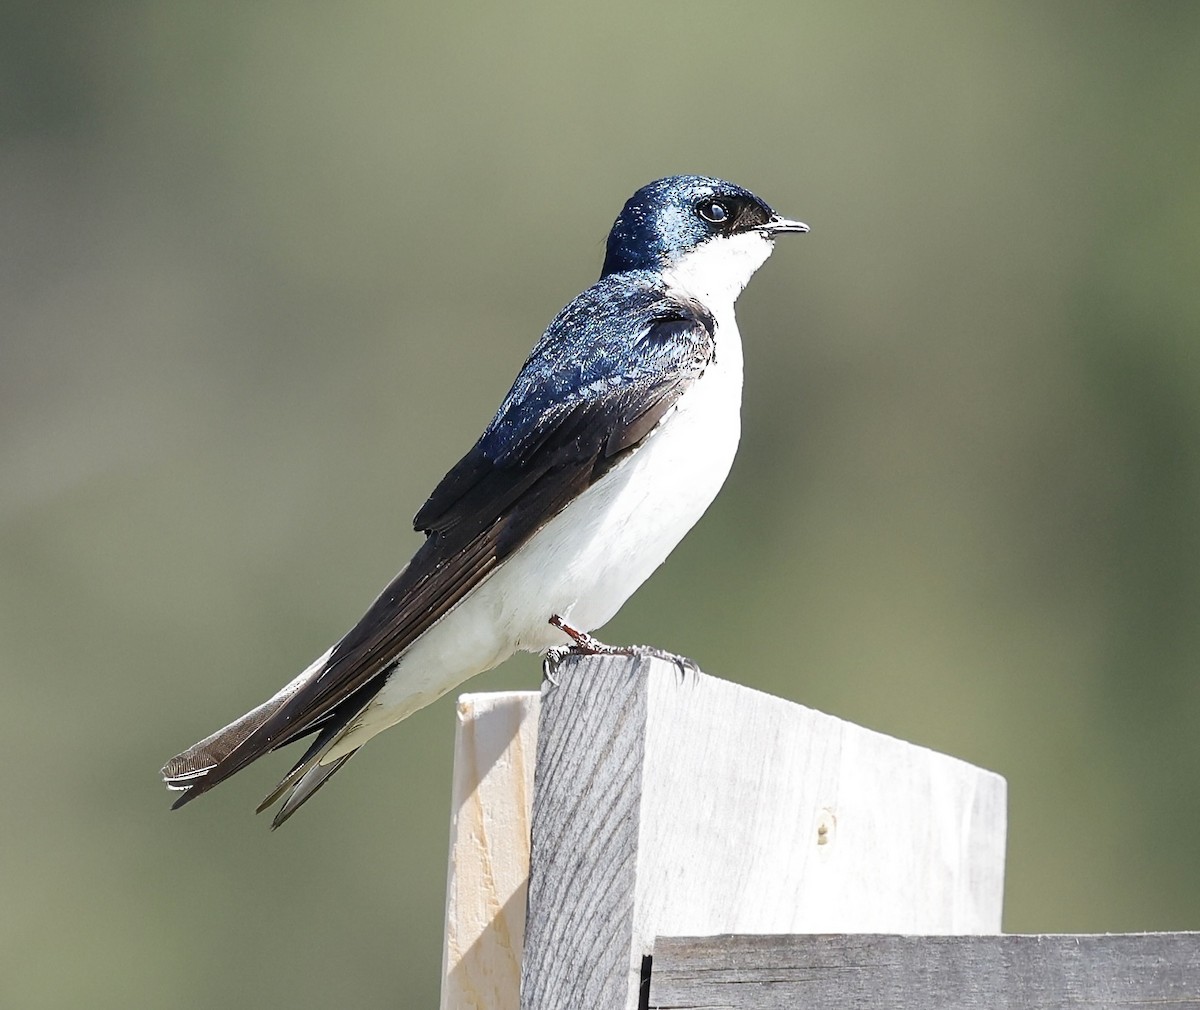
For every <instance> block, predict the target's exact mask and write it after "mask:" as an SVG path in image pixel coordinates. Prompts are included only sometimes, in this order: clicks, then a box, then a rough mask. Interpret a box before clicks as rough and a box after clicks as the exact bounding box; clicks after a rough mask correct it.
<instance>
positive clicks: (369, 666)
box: [162, 175, 809, 828]
mask: <svg viewBox="0 0 1200 1010" xmlns="http://www.w3.org/2000/svg"><path fill="white" fill-rule="evenodd" d="M808 230H809V229H808V226H807V225H806V224H804V223H803V222H800V221H794V220H790V219H788V218H785V217H782V216H781V215H779V214H778V213H776V212H775V211H774V210H773V209H772V208H771V207H770V206H769V205H768V204H767V203H766V202H765V201H763V200H762V199H760V198H759V197H757V196H755V195H754V194H753V193H751V192H750V191H749V190H746V189H743V188H742V187H741V186H738V185H735V184H733V183H731V182H727V181H725V180H722V179H717V178H713V177H710V176H702V175H674V176H669V177H667V178H663V179H658V180H656V181H654V182H651V183H649V184H647V185H645V186H643V187H642V188H640V189H638V190H637V191H636V192H635V193H634V194H633V196H631V197H630V198H629V199H628V201H626V203H625V205H624V207H623V208H622V210H621V213H620V214H619V215H618V217H617V219H616V221H615V223H614V224H613V226H612V229H611V231H610V232H609V235H608V240H607V243H606V246H605V256H604V263H603V267H602V269H601V274H600V278H599V280H598V281H596V283H594V284H593V285H591V287H589V288H587V289H586V290H585V291H583V292H582V293H581V294H579V295H578V296H577V297H576V298H574V299H573V300H572V301H570V302H569V303H568V304H567V305H566V307H565V308H563V309H562V311H560V312H559V313H558V315H557V316H556V317H555V318H554V320H553V321H552V322H551V323H550V325H549V326H548V327H547V328H546V330H545V332H544V333H543V334H542V336H541V338H540V339H539V340H538V341H537V343H536V344H535V346H534V348H533V350H532V352H531V353H530V354H529V357H528V359H527V360H526V361H525V364H524V365H523V366H522V368H521V370H520V372H519V373H518V374H517V377H516V380H515V382H514V383H513V386H512V388H511V389H510V390H509V392H508V395H507V396H505V397H504V399H503V401H502V402H501V404H500V407H499V409H498V410H497V412H496V414H495V416H494V417H493V418H492V421H491V423H490V424H488V426H487V428H486V429H485V430H484V432H483V434H482V435H481V436H480V437H479V439H478V441H476V443H475V444H474V446H472V448H471V449H470V451H469V452H467V454H466V455H465V456H463V457H462V459H461V460H459V461H458V462H457V463H456V464H455V465H454V466H453V467H452V468H451V469H450V471H449V472H448V473H447V474H446V476H445V477H444V478H443V479H442V480H441V482H440V483H439V484H438V485H437V486H436V487H435V488H434V490H433V493H432V494H431V495H430V496H429V498H428V500H427V501H426V502H425V504H424V505H423V506H422V507H421V509H420V511H418V512H417V514H416V517H415V519H414V520H413V526H414V528H415V529H416V530H417V531H418V532H420V533H424V534H425V540H424V542H423V543H422V545H421V546H420V547H419V548H418V549H417V551H416V553H415V554H414V555H413V557H412V559H411V560H410V561H409V562H408V564H407V565H406V566H405V567H404V568H403V569H402V570H401V571H400V573H399V574H398V575H397V576H396V577H395V578H394V579H393V580H392V582H391V583H390V584H389V585H388V586H387V587H386V588H385V589H384V590H383V592H382V593H381V594H380V595H379V597H378V598H377V599H376V600H375V602H374V603H372V604H371V606H370V608H369V609H368V610H367V612H366V613H365V614H364V615H363V617H362V618H361V619H360V620H359V622H358V623H357V624H355V625H354V627H352V628H351V629H350V631H349V632H347V633H346V635H344V636H343V637H342V638H341V639H340V640H339V641H338V642H337V643H336V644H335V645H334V646H333V647H332V648H330V649H329V650H328V651H326V652H325V653H324V654H323V655H321V656H320V657H318V658H317V659H316V660H315V661H314V662H313V663H312V664H311V665H310V666H309V667H308V668H307V669H305V670H304V672H303V673H301V674H300V675H299V676H298V677H296V678H295V679H294V680H293V681H291V682H290V683H289V684H287V685H286V686H285V687H283V688H282V689H281V690H280V691H278V692H277V693H276V694H275V695H273V696H272V697H271V698H269V699H268V700H267V701H265V702H263V703H262V704H261V705H259V706H258V707H256V708H254V709H252V710H251V711H249V712H247V713H246V714H245V715H243V716H242V717H241V718H239V719H237V720H235V721H234V722H232V723H230V724H229V725H228V726H225V727H224V728H222V729H220V730H218V731H217V732H215V733H213V734H212V735H211V736H208V737H205V738H204V739H203V740H201V741H199V742H198V743H196V744H194V745H193V746H191V747H189V748H188V749H187V750H185V751H183V752H182V753H181V754H178V755H177V756H175V757H173V758H172V759H171V760H170V761H168V762H167V764H166V765H165V766H164V767H163V769H162V776H163V779H164V781H165V782H166V784H167V786H168V787H169V788H170V789H172V790H176V791H179V792H180V793H181V795H180V796H179V797H178V798H177V799H176V800H175V802H174V804H173V806H172V809H176V808H178V807H180V806H183V805H184V804H185V803H188V802H190V801H191V800H193V799H195V798H196V797H198V796H200V795H202V794H203V793H206V792H208V790H210V789H212V788H213V787H214V786H216V785H218V784H220V783H221V782H223V781H224V780H226V779H227V778H229V777H230V776H231V775H233V774H234V773H236V772H238V771H241V770H242V769H244V768H245V767H246V766H247V765H249V764H250V763H251V762H253V761H255V760H257V759H258V758H260V757H263V756H264V755H266V754H268V753H270V752H271V751H274V750H276V749H277V748H280V747H282V746H284V745H286V744H290V743H293V742H295V741H298V740H301V739H304V738H309V737H311V740H310V742H309V744H308V747H307V749H306V750H305V751H304V752H303V754H302V755H301V756H300V758H299V760H297V761H296V763H295V764H294V765H293V766H292V768H291V770H290V771H289V772H288V773H287V774H286V775H285V776H284V777H283V779H282V780H281V781H280V782H279V783H278V785H277V786H276V787H275V788H274V789H273V790H272V791H271V792H270V793H269V794H268V795H267V796H266V798H265V799H264V800H263V801H262V803H261V804H260V805H259V807H258V810H259V811H260V812H261V811H263V810H264V809H267V808H269V807H271V806H274V805H275V804H276V803H277V802H279V801H280V800H281V799H282V803H281V804H280V806H279V808H278V810H277V812H276V813H275V815H274V818H273V820H272V828H276V827H278V826H279V825H281V824H283V823H284V822H285V821H287V820H288V819H289V818H290V817H291V816H292V815H293V814H294V813H295V812H296V810H298V809H299V808H300V806H302V805H303V804H304V803H305V802H306V801H307V800H309V799H310V798H311V797H312V796H313V794H314V793H316V792H317V790H318V789H320V788H321V787H322V786H323V785H324V784H325V783H326V782H327V781H328V780H329V778H330V777H331V776H332V775H333V774H334V773H335V772H337V771H338V770H340V769H341V768H342V767H343V766H344V765H345V764H346V762H347V761H349V760H350V758H351V757H353V756H354V755H355V754H356V753H357V752H358V750H359V748H361V747H362V745H363V744H364V743H366V742H367V741H368V740H369V739H370V738H371V737H373V736H375V734H377V733H379V732H381V731H382V730H384V729H387V728H388V727H390V726H393V725H395V724H396V723H398V722H400V721H401V720H402V719H404V718H406V717H408V716H409V715H411V714H412V713H413V712H415V711H417V710H418V709H420V708H422V707H424V706H425V705H428V704H430V703H431V702H433V701H435V700H436V699H437V698H439V697H441V696H442V695H443V694H445V693H446V692H447V691H450V690H451V689H453V688H454V687H456V686H458V685H459V684H461V683H462V682H463V681H465V680H467V679H468V678H470V677H472V676H474V675H476V674H479V673H482V672H484V671H485V670H490V669H492V668H493V667H495V666H497V665H499V664H500V663H501V662H503V661H504V660H506V659H507V658H508V657H510V656H512V655H513V654H515V653H516V652H518V651H528V652H534V653H544V654H545V655H546V657H547V660H546V662H547V667H548V669H549V668H550V667H552V666H553V663H554V662H555V661H557V660H559V659H561V657H562V656H563V655H564V654H566V653H567V652H572V651H574V652H584V653H587V652H606V651H612V652H622V651H630V650H631V649H632V650H643V649H644V648H645V647H637V646H635V647H625V648H621V647H612V646H607V645H605V644H604V643H602V642H600V641H599V640H598V639H596V638H594V637H593V636H592V634H591V632H593V631H594V630H596V629H598V628H600V627H602V626H603V625H604V624H605V623H607V622H608V621H609V620H610V619H611V618H612V617H613V616H614V615H615V614H616V613H617V611H618V610H619V609H620V608H621V606H622V605H623V604H624V603H625V601H626V600H627V599H628V598H629V597H630V596H631V595H632V594H633V592H634V591H635V590H636V589H637V588H638V587H639V586H640V585H641V584H642V583H643V582H644V581H645V580H646V579H647V578H649V576H650V575H651V573H652V572H654V570H655V569H657V568H658V567H659V565H661V564H662V562H663V561H664V560H665V559H666V558H667V555H668V554H670V552H671V551H672V550H674V548H675V546H676V545H677V544H678V543H679V542H680V540H682V539H683V537H684V535H685V534H686V533H687V532H688V530H690V529H691V528H692V526H693V525H694V524H695V523H696V522H697V521H698V520H699V519H700V517H701V515H702V514H703V513H704V512H705V510H706V509H707V508H708V506H709V505H710V504H711V503H712V501H713V499H714V498H715V497H716V495H717V492H718V491H719V490H720V488H721V486H722V485H723V484H724V482H725V478H726V476H727V475H728V473H729V469H730V467H731V466H732V464H733V459H734V454H735V452H736V450H737V446H738V442H739V439H740V433H741V421H740V415H741V399H742V346H741V337H740V335H739V333H738V327H737V321H736V319H735V317H734V303H735V301H736V300H737V298H738V295H739V294H740V293H741V292H742V290H743V288H745V286H746V284H747V283H748V282H749V280H750V278H751V276H752V275H753V274H754V273H755V271H756V270H758V268H759V267H760V266H762V265H763V263H765V262H766V260H767V258H768V257H769V256H770V255H771V252H772V250H773V249H774V243H775V239H776V237H777V236H779V235H783V234H788V233H803V232H807V231H808ZM645 651H650V652H651V653H652V654H658V655H664V656H666V657H668V658H672V659H678V658H679V657H675V656H673V655H672V654H670V653H664V652H662V651H660V650H653V649H648V650H645Z"/></svg>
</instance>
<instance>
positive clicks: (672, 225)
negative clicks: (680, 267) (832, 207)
mask: <svg viewBox="0 0 1200 1010" xmlns="http://www.w3.org/2000/svg"><path fill="white" fill-rule="evenodd" d="M789 231H791V232H805V231H808V226H807V225H805V224H801V223H800V222H799V221H789V220H787V219H786V218H783V217H780V216H779V215H778V214H776V213H775V211H773V210H772V209H771V208H770V207H769V206H768V205H767V204H766V202H765V201H763V200H761V199H760V198H759V197H757V196H755V195H754V194H753V193H751V192H750V191H749V190H747V189H743V188H742V187H741V186H735V185H734V184H733V183H732V182H726V181H725V180H723V179H713V178H710V177H708V176H704V175H672V176H669V177H668V178H666V179H659V180H657V181H656V182H652V183H650V184H649V185H646V186H643V187H642V188H641V189H639V190H638V191H637V192H636V193H634V194H633V196H631V197H630V198H629V200H628V202H627V203H626V204H625V207H624V209H623V210H622V211H621V214H620V216H619V217H618V218H617V220H616V223H614V224H613V227H612V231H611V232H610V233H609V236H608V249H607V252H606V255H605V257H604V270H603V271H602V273H601V276H607V275H608V274H612V273H622V272H624V271H627V270H664V269H667V268H669V267H671V266H673V265H675V264H677V263H678V262H679V261H680V260H682V259H683V258H684V257H685V256H686V255H687V254H688V253H691V252H693V251H694V250H696V249H697V248H698V247H700V246H701V245H704V244H705V243H707V242H711V241H714V240H719V239H730V238H734V237H737V236H742V235H753V236H758V237H760V238H761V239H763V240H765V241H766V243H767V245H768V248H769V245H770V241H771V239H773V238H774V236H775V235H776V234H778V233H779V232H789ZM763 258H764V259H765V258H766V257H765V256H764V257H763Z"/></svg>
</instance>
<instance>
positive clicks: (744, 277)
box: [663, 231, 775, 309]
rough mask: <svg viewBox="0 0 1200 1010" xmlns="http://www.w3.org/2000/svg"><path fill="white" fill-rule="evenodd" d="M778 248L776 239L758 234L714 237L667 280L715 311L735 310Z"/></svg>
mask: <svg viewBox="0 0 1200 1010" xmlns="http://www.w3.org/2000/svg"><path fill="white" fill-rule="evenodd" d="M774 248H775V242H774V240H773V239H772V238H771V237H770V236H769V235H766V234H764V233H763V232H758V231H750V232H742V233H741V234H740V235H732V236H730V237H728V238H725V237H720V238H711V239H709V240H708V241H707V242H703V243H701V244H700V245H698V246H696V248H695V249H693V250H691V251H690V252H688V253H685V254H684V255H683V256H681V257H680V258H679V259H677V260H676V261H675V262H674V263H672V264H671V265H670V266H669V267H667V269H666V270H664V271H663V279H664V280H666V282H667V283H668V284H669V285H670V286H671V287H675V288H680V289H682V290H683V291H686V292H687V293H688V294H690V295H692V296H693V297H695V298H697V299H699V300H700V301H701V302H703V303H704V304H705V305H707V306H709V308H711V309H721V308H724V307H729V308H732V307H733V303H734V301H735V300H736V299H737V296H738V295H740V294H741V293H742V289H743V288H744V287H745V286H746V285H747V284H748V283H749V282H750V278H751V277H753V276H754V271H755V270H757V269H758V268H759V267H760V266H762V265H763V264H764V263H765V262H766V261H767V257H768V256H770V255H771V252H772V250H773V249H774Z"/></svg>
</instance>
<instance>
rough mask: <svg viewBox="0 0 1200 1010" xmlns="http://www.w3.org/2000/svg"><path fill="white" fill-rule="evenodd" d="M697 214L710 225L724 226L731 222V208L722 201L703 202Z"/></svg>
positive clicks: (699, 205) (697, 208)
mask: <svg viewBox="0 0 1200 1010" xmlns="http://www.w3.org/2000/svg"><path fill="white" fill-rule="evenodd" d="M696 213H697V214H699V215H700V216H701V217H702V218H703V219H704V220H705V221H707V222H708V223H709V224H724V223H725V222H726V221H728V220H729V208H728V207H727V206H726V205H725V204H724V203H722V202H721V201H720V200H701V201H700V202H699V203H698V204H696Z"/></svg>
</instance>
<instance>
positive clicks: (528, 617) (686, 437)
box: [324, 311, 742, 762]
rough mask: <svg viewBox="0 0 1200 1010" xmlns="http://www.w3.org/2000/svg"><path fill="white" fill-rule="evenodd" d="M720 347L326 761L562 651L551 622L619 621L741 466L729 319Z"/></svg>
mask: <svg viewBox="0 0 1200 1010" xmlns="http://www.w3.org/2000/svg"><path fill="white" fill-rule="evenodd" d="M716 347H717V352H716V360H715V361H714V362H713V363H712V364H710V365H709V366H708V368H707V369H705V371H704V374H703V375H702V376H701V377H700V378H699V379H698V380H697V381H696V383H695V384H694V385H693V386H692V388H691V389H689V390H688V391H687V393H686V394H685V395H684V396H683V397H681V398H680V400H679V402H678V403H677V404H676V406H675V408H674V410H673V411H672V413H670V414H669V415H668V416H667V417H666V418H664V420H663V421H662V423H661V424H660V425H659V427H658V428H656V429H655V431H654V432H653V433H652V434H651V435H650V436H649V437H648V438H647V439H646V441H645V442H644V443H643V444H642V445H641V446H640V447H639V448H638V449H637V450H636V451H634V452H633V453H632V454H631V455H630V456H629V457H628V458H627V459H626V460H625V461H624V462H622V463H621V464H619V465H618V466H617V467H615V468H613V469H612V470H610V471H609V472H608V473H607V474H605V476H604V477H602V478H601V479H600V480H599V481H597V482H596V483H595V484H593V485H592V486H591V487H590V488H588V489H587V490H586V491H585V492H583V494H581V495H580V496H579V498H577V499H576V500H575V501H573V502H572V503H571V504H570V505H569V506H568V507H567V508H566V509H564V510H563V511H562V512H560V513H559V514H558V515H557V516H555V517H554V518H553V519H551V520H550V521H549V522H548V523H547V524H546V525H545V526H544V527H542V529H541V530H539V531H538V532H537V533H535V534H534V535H533V536H532V537H531V538H530V539H529V540H528V541H527V542H526V543H525V544H524V546H522V547H521V548H520V549H519V550H518V551H517V552H516V553H515V554H513V556H512V557H510V558H509V559H508V560H507V561H505V562H504V564H503V565H501V566H500V567H499V568H498V569H497V570H496V571H495V572H494V573H493V574H492V576H491V577H490V578H489V579H488V580H487V581H486V582H484V583H483V584H482V585H480V586H479V587H478V588H477V589H476V590H474V591H473V592H472V593H470V594H469V595H468V596H467V597H466V599H464V600H463V601H462V603H460V604H459V605H458V606H457V607H455V608H454V610H452V611H450V613H448V614H447V615H446V616H445V617H444V618H442V620H440V621H439V622H438V623H437V624H435V625H434V626H433V627H432V628H430V629H429V631H427V632H426V633H425V634H424V635H422V636H421V637H420V638H419V639H418V640H417V641H416V642H414V643H413V644H412V646H410V647H409V649H408V650H407V651H406V652H405V653H404V654H403V656H401V658H400V661H399V663H398V664H397V667H396V669H395V671H394V672H393V673H392V674H391V676H390V677H389V678H388V681H387V683H386V684H385V685H384V687H383V689H382V690H381V691H380V693H379V694H378V695H377V696H376V698H375V700H374V701H373V702H372V703H371V705H370V706H369V707H368V708H367V709H366V711H364V712H363V714H362V716H360V718H359V720H358V721H357V722H356V724H355V725H354V727H353V728H352V729H351V730H350V732H349V733H347V735H346V736H345V737H343V739H342V740H341V741H339V743H338V744H337V745H335V746H334V748H333V749H332V750H330V751H329V753H328V754H326V755H325V758H324V762H328V761H331V760H334V759H336V758H337V757H339V756H340V755H342V754H345V753H347V752H348V751H350V750H353V749H354V748H355V747H358V746H361V745H362V744H363V743H365V742H366V740H367V739H369V738H370V737H371V736H374V735H375V734H376V733H378V732H379V731H381V730H383V729H386V728H387V727H388V726H391V725H393V724H394V723H396V722H399V721H400V720H401V719H403V718H405V717H406V716H408V715H410V714H411V713H412V712H414V711H415V710H416V709H418V708H421V707H423V706H424V705H428V704H429V703H430V702H432V701H434V700H435V699H437V698H439V697H440V696H441V695H443V694H445V693H446V692H447V691H449V690H451V689H452V688H454V687H456V686H457V685H458V684H461V683H462V682H463V681H464V680H467V679H468V678H469V677H473V676H475V675H476V674H478V673H482V672H483V671H484V670H489V669H491V668H492V667H494V666H496V665H498V664H499V663H501V662H503V661H504V660H505V659H507V658H508V657H509V656H511V655H512V654H513V653H514V652H516V651H517V650H519V649H524V650H528V651H532V652H540V651H542V650H544V649H546V648H548V647H550V646H552V645H562V644H566V643H567V641H568V639H567V638H566V636H565V635H564V634H563V633H562V632H561V631H559V630H558V629H556V628H554V627H553V626H551V625H550V624H549V623H548V622H549V619H550V617H551V615H552V614H559V615H560V616H562V617H563V618H564V619H565V620H566V621H567V622H568V623H569V624H571V625H572V626H573V627H575V628H578V629H580V630H582V631H591V630H593V629H595V628H599V627H600V626H601V625H603V624H605V623H606V622H607V621H609V620H610V619H611V618H612V617H613V615H615V614H616V612H617V611H618V610H619V609H620V608H621V605H622V604H623V603H624V602H625V601H626V600H627V599H628V598H629V597H630V596H631V595H632V594H633V592H634V591H635V590H636V589H637V588H638V586H640V585H641V584H642V583H643V582H645V581H646V579H647V578H649V577H650V575H651V574H652V573H653V572H654V570H655V569H656V568H658V566H659V565H661V564H662V563H663V561H664V560H665V559H666V557H667V555H668V554H670V553H671V551H672V550H673V549H674V548H675V545H676V544H678V543H679V541H680V540H682V539H683V537H684V534H686V533H687V531H688V530H689V529H691V528H692V526H694V525H695V523H696V521H697V520H698V519H699V518H700V516H701V515H703V514H704V511H705V509H707V508H708V506H709V505H710V504H711V503H712V500H713V499H714V498H715V497H716V495H717V492H718V491H719V490H720V489H721V485H722V484H723V483H724V482H725V478H726V476H728V474H729V468H730V466H732V464H733V457H734V454H735V453H736V451H737V445H738V439H739V437H740V433H741V398H742V347H741V341H740V339H739V336H738V332H737V326H736V323H734V322H733V313H732V311H731V312H729V313H728V314H727V315H726V316H725V319H724V320H723V321H722V326H721V328H720V329H719V330H718V332H717V335H716Z"/></svg>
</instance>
